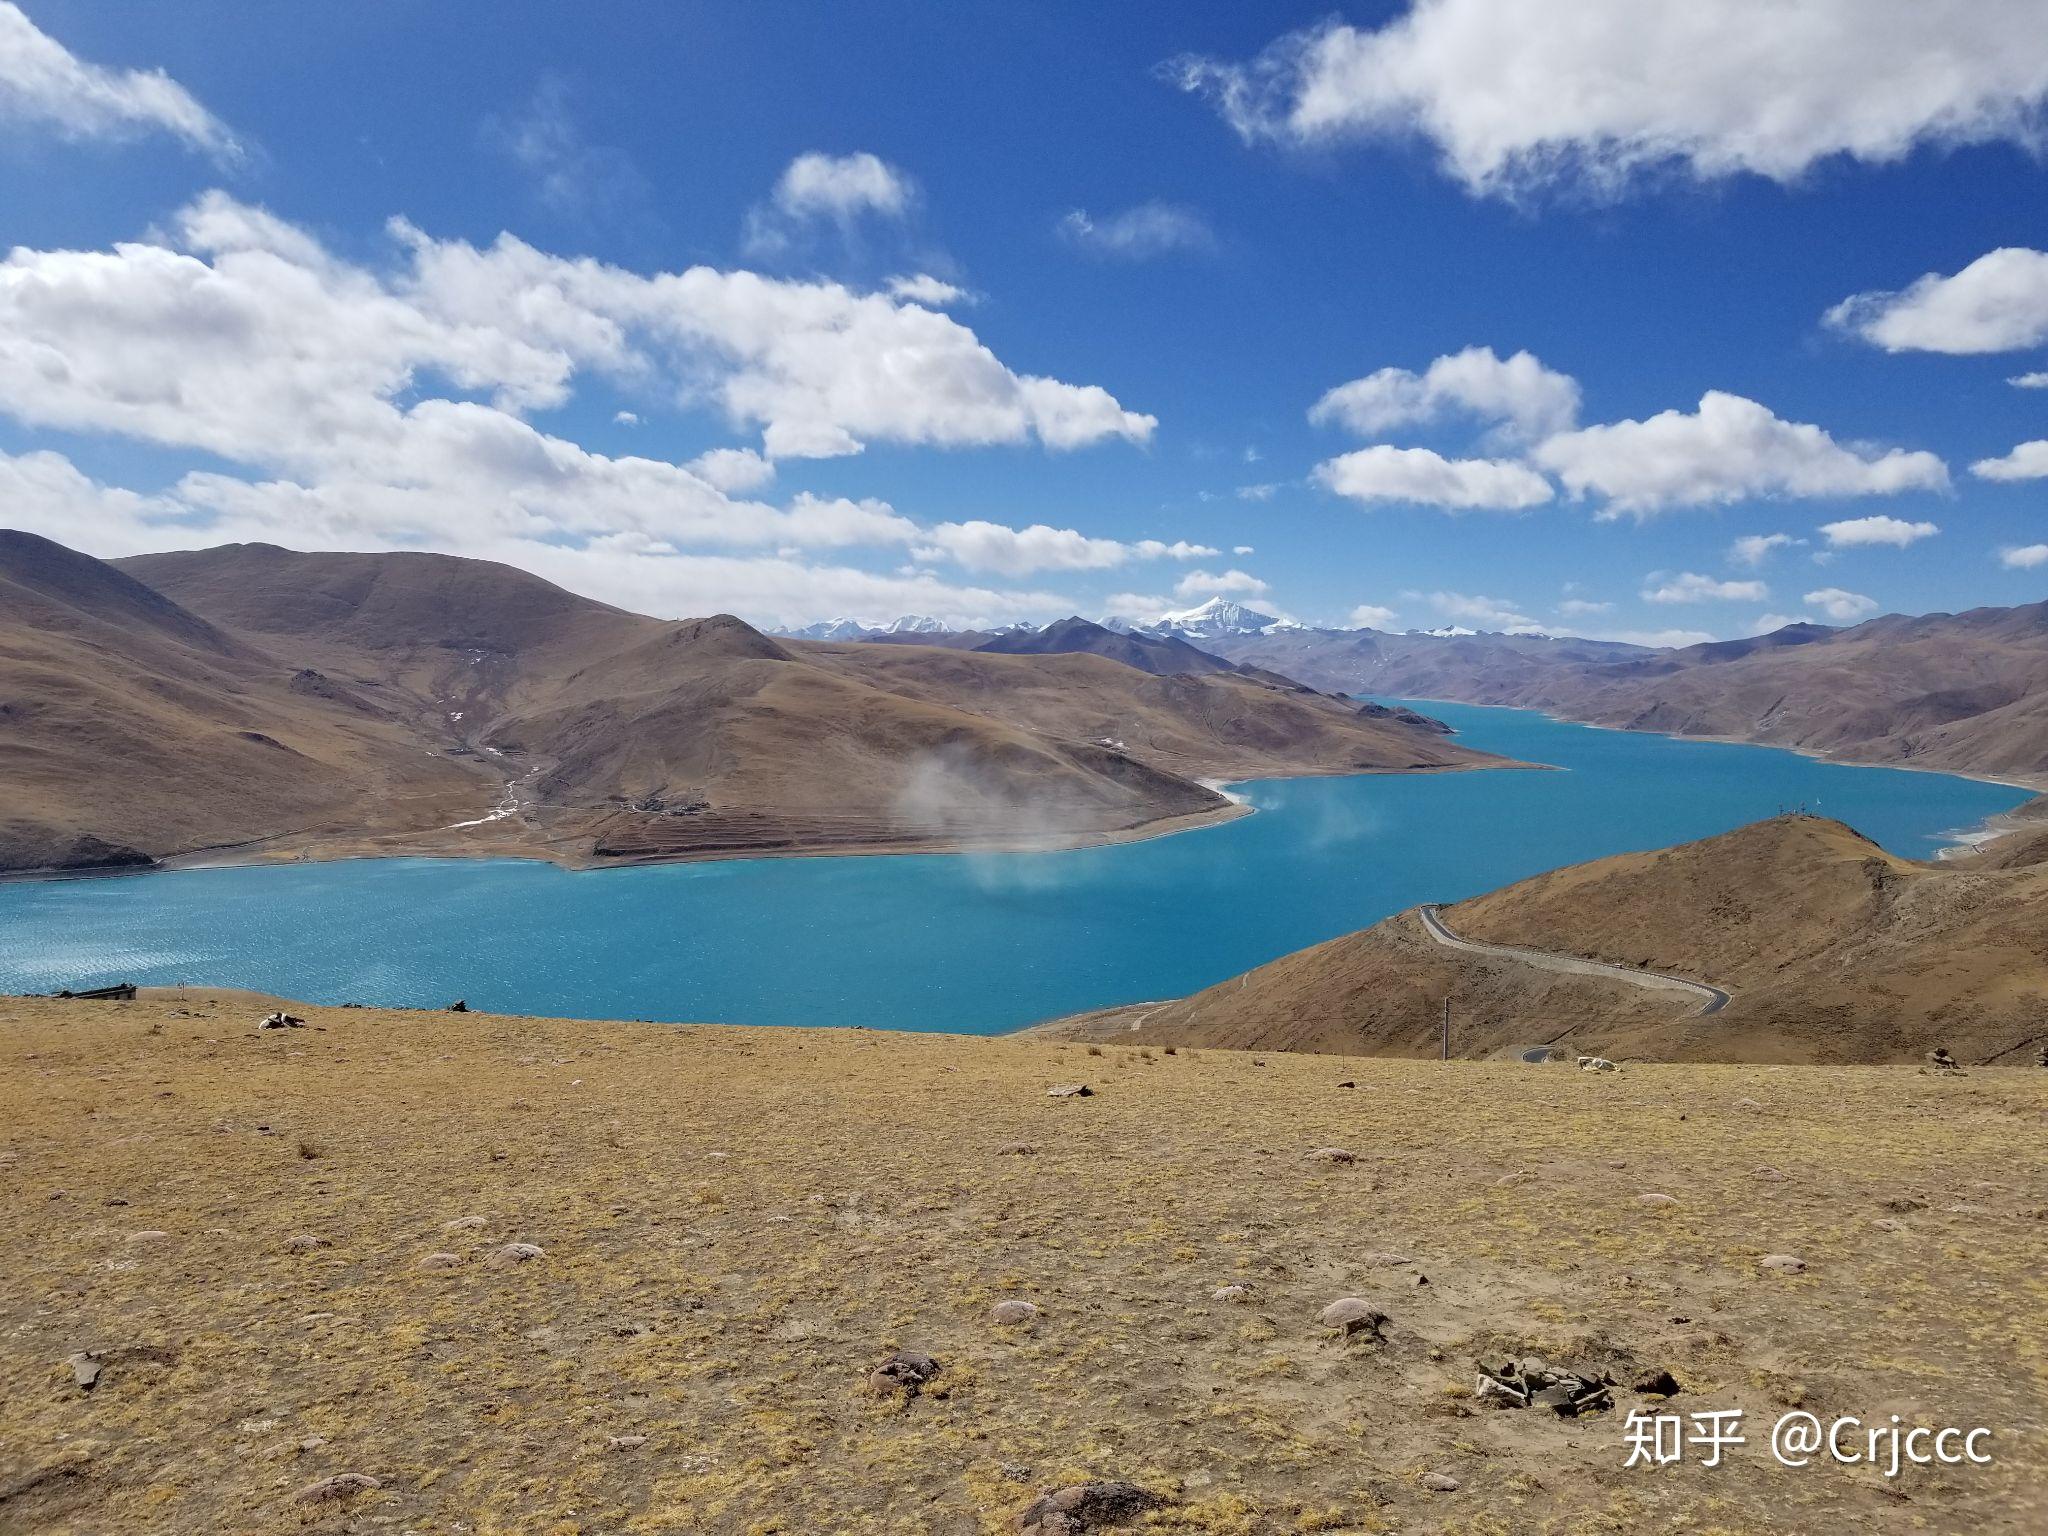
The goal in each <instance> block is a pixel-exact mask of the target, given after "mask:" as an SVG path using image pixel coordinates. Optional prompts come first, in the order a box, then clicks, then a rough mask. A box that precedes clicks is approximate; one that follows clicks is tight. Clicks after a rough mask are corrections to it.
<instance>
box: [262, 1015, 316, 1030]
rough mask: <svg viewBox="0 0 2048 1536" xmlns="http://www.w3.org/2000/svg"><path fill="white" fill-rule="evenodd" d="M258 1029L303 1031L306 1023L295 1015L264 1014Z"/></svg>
mask: <svg viewBox="0 0 2048 1536" xmlns="http://www.w3.org/2000/svg"><path fill="white" fill-rule="evenodd" d="M256 1027H257V1028H258V1029H304V1028H305V1027H306V1021H305V1020H304V1019H302V1018H300V1017H299V1016H298V1015H297V1014H296V1013H266V1014H265V1015H263V1021H262V1022H261V1023H260V1024H258V1025H257V1026H256Z"/></svg>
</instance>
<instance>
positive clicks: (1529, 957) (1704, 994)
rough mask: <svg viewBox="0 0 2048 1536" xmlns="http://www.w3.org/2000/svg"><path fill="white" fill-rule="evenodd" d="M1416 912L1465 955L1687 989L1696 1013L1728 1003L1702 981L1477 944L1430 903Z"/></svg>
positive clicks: (1723, 995) (1431, 933) (1433, 935)
mask: <svg viewBox="0 0 2048 1536" xmlns="http://www.w3.org/2000/svg"><path fill="white" fill-rule="evenodd" d="M1415 910H1416V914H1417V915H1418V916H1419V917H1421V919H1422V926H1423V927H1424V928H1425V929H1426V930H1427V931H1428V933H1429V936H1430V937H1431V938H1433V939H1435V940H1436V941H1437V943H1439V944H1442V945H1444V946H1446V947H1447V948H1450V949H1462V950H1464V951H1466V952H1467V953H1468V954H1474V955H1491V956H1492V957H1493V958H1494V959H1496V960H1518V961H1520V962H1521V963H1522V964H1524V965H1533V966H1536V967H1537V968H1538V969H1540V970H1545V971H1562V972H1565V973H1567V974H1569V975H1574V976H1607V977H1612V978H1613V979H1614V980H1616V981H1626V982H1632V983H1634V984H1635V985H1636V986H1639V987H1655V988H1658V989H1660V990H1662V991H1667V992H1690V993H1692V994H1693V995H1694V996H1695V997H1698V998H1701V999H1703V1002H1702V1005H1701V1007H1700V1010H1699V1016H1700V1017H1701V1018H1705V1017H1706V1016H1707V1015H1708V1014H1710V1013H1719V1012H1720V1011H1721V1010H1722V1009H1723V1008H1724V1007H1726V1006H1727V1003H1728V994H1727V993H1726V992H1723V991H1722V990H1721V989H1720V988H1719V987H1710V986H1708V985H1707V984H1706V983H1705V982H1703V981H1686V980H1684V979H1682V978H1681V977H1677V976H1662V975H1659V974H1658V973H1657V972H1655V971H1638V970H1632V969H1630V968H1629V967H1628V966H1625V965H1608V964H1606V963H1605V962H1603V961H1599V960H1581V959H1580V958H1579V957H1578V956H1577V955H1560V954H1555V953H1553V952H1552V951H1550V950H1547V949H1521V948H1518V947H1516V946H1514V945H1512V944H1481V943H1478V942H1477V941H1476V940H1473V939H1461V938H1459V937H1458V936H1457V935H1456V934H1455V933H1453V932H1451V930H1450V929H1448V928H1446V927H1445V926H1444V920H1443V918H1442V916H1441V915H1440V914H1439V912H1438V909H1437V908H1436V907H1434V906H1421V907H1417V908H1416V909H1415Z"/></svg>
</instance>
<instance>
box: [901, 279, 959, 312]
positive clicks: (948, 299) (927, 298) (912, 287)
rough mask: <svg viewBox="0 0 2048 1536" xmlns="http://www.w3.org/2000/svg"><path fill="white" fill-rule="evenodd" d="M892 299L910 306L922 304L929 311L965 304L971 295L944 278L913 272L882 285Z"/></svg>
mask: <svg viewBox="0 0 2048 1536" xmlns="http://www.w3.org/2000/svg"><path fill="white" fill-rule="evenodd" d="M882 286H883V287H884V288H885V289H886V290H887V291H888V294H889V297H890V298H892V299H902V300H903V301H904V302H905V303H909V304H922V305H924V306H925V308H927V309H944V308H945V307H946V306H947V305H948V304H961V303H965V302H966V301H967V299H968V298H969V297H971V295H970V294H969V293H968V292H967V290H966V289H965V288H962V287H960V286H959V285H958V284H956V283H949V282H947V281H946V280H945V279H944V278H940V277H933V276H932V275H931V273H929V272H912V273H907V274H905V275H904V276H902V277H892V278H890V279H889V281H888V282H886V283H884V284H883V285H882Z"/></svg>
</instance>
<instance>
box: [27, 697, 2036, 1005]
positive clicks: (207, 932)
mask: <svg viewBox="0 0 2048 1536" xmlns="http://www.w3.org/2000/svg"><path fill="white" fill-rule="evenodd" d="M1420 707H1422V708H1424V709H1426V710H1427V711H1428V712H1430V713H1432V714H1434V715H1436V716H1438V717H1439V718H1441V719H1443V720H1446V721H1448V722H1450V723H1451V724H1452V725H1454V726H1455V727H1457V730H1458V733H1459V740H1461V741H1463V742H1465V743H1467V744H1468V745H1471V746H1475V747H1480V748H1484V749H1487V750H1490V751H1494V752H1499V753H1502V754H1505V755H1507V756H1510V757H1515V758H1520V759H1523V760H1525V761H1530V762H1542V763H1548V764H1552V765H1555V766H1556V767H1557V768H1559V769H1562V770H1564V771H1561V772H1554V773H1528V772H1483V773H1459V774H1446V775H1443V776H1441V777H1430V776H1415V777H1400V776H1393V777H1358V778H1343V779H1292V780H1271V781H1261V782H1257V783H1252V784H1247V785H1243V786H1240V789H1241V792H1242V793H1243V794H1245V795H1246V796H1247V797H1248V798H1249V799H1250V801H1251V803H1252V804H1253V805H1255V806H1256V807H1257V808H1258V814H1257V815H1255V816H1249V817H1245V818H1243V819H1241V820H1238V821H1235V822H1230V823H1227V824H1225V825H1222V826H1217V827H1209V828H1204V829H1201V830H1199V831H1194V832H1186V833H1181V834H1179V835H1176V836H1172V837H1164V838H1156V839H1153V840H1152V841H1149V842H1141V843H1130V844H1125V845H1123V846H1120V847H1112V848H1097V849H1086V850H1082V851H1078V852H1071V853H1030V854H1003V855H973V856H965V857H946V856H930V857H924V856H918V857H887V858H825V859H756V860H735V861H731V862H726V863H718V864H686V865H667V866H654V867H646V868H633V869H615V870H597V871H589V872H584V873H567V872H564V871H561V870H558V869H555V868H553V867H552V866H549V865H545V864H538V863H530V862H523V861H514V860H492V861H468V860H437V859H380V860H356V861H347V862H341V863H332V864H298V865H284V866H277V867H271V868H251V869H216V870H192V871H183V872H177V873H169V874H149V875H141V876H135V877H130V878H122V879H104V880H54V881H35V882H18V883H12V884H0V992H35V991H50V990H54V989H56V988H58V987H65V986H70V987H80V986H90V985H98V984H103V983H107V982H113V981H134V982H139V983H143V984H151V983H157V984H162V983H170V982H183V981H192V982H204V983H207V984H211V985H216V986H238V987H250V988H255V989H258V990H261V991H267V992H275V993H280V994H283V995H285V996H288V997H297V998H304V999H306V1000H307V1001H310V1002H321V1003H340V1002H349V1001H355V1002H362V1003H369V1004H394V1005H425V1006H436V1007H438V1006H440V1005H442V1004H444V1003H447V1002H448V1001H450V1000H451V999H453V998H457V997H461V998H466V999H467V1000H468V1002H469V1004H470V1006H471V1007H473V1008H481V1009H490V1010H495V1011H500V1012H506V1013H533V1014H559V1015H566V1016H571V1017H584V1018H645V1019H660V1020H698V1021H705V1022H731V1023H747V1024H842V1025H844V1024H866V1025H870V1026H873V1027H876V1028H891V1029H926V1030H956V1031H963V1032H975V1033H984V1032H994V1031H998V1030H1005V1029H1011V1028H1015V1027H1017V1026H1019V1025H1022V1024H1028V1023H1031V1022H1033V1021H1035V1020H1038V1019H1043V1018H1047V1017H1050V1016H1053V1015H1057V1014H1062V1013H1071V1012H1075V1011H1077V1010H1080V1009H1084V1008H1093V1007H1099V1006H1103V1005H1106V1004H1110V1003H1119V1002H1134V1001H1140V1000H1144V999H1149V998H1161V997H1173V996H1178V995H1180V994H1182V993H1186V992H1190V991H1193V990H1195V989H1197V988H1200V987H1203V986H1206V985H1208V984H1210V983H1211V982H1215V981H1218V980H1221V979H1222V978H1223V977H1226V976H1230V975H1233V974H1235V973H1236V972H1238V971H1242V970H1245V969H1248V968H1249V967H1251V966H1254V965H1258V964H1260V963H1261V962H1263V961H1266V960H1270V959H1272V958H1274V957H1275V956H1277V955H1281V954H1284V953H1286V952H1287V951H1289V950H1292V949H1299V948H1301V947H1302V946H1303V945H1306V944H1313V943H1315V942H1317V941H1319V940H1321V939H1326V938H1330V937H1332V936H1334V935H1336V934H1339V933H1345V932H1348V931H1350V930H1352V929H1354V928H1363V927H1366V926H1368V925H1369V924H1371V923H1374V922H1376V921H1378V920H1379V919H1380V918H1382V917H1385V916H1387V915H1388V914H1390V913H1393V912H1397V911H1400V910H1401V909H1402V908H1404V907H1408V906H1412V905H1414V904H1415V903H1417V902H1421V901H1452V900H1456V899H1458V898H1460V897H1464V896H1469V895H1474V894H1477V893H1478V892H1481V891H1486V890H1490V889H1492V888H1493V887H1495V886H1498V885H1502V884H1505V883H1506V882H1508V881H1511V880H1517V879H1520V878H1522V877H1524V876H1526V875H1532V874H1536V873H1538V872H1540V871H1542V870H1546V869H1553V868H1555V867H1557V866H1558V865H1561V864H1571V863H1577V862H1578V861H1580V860H1583V859H1590V858H1597V857H1599V856H1601V855H1603V854H1609V853H1619V852H1623V851H1626V850H1630V849H1642V848H1654V847H1659V846H1661V845H1664V844H1667V843H1675V842H1682V841H1685V840H1687V839H1689V838H1696V837H1705V836H1708V835H1709V834H1712V833H1715V832H1722V831H1726V830H1727V829H1728V828H1730V827H1735V826H1739V825H1741V824H1742V823H1744V822H1747V821H1754V820H1756V819H1758V818H1760V817H1764V816H1769V815H1772V814H1774V813H1776V812H1777V811H1779V810H1781V809H1790V808H1792V807H1794V806H1797V805H1799V804H1801V803H1804V804H1805V805H1806V806H1807V808H1808V809H1812V810H1818V811H1820V812H1821V813H1822V814H1824V815H1828V816H1833V817H1837V818H1839V819H1840V820H1842V821H1846V822H1848V823H1849V824H1850V825H1851V826H1853V827H1855V828H1857V829H1858V830H1859V831H1861V832H1863V833H1864V834H1866V835H1867V836H1869V837H1872V838H1874V839H1876V840H1877V841H1878V842H1879V843H1882V844H1883V845H1884V846H1885V847H1886V848H1888V849H1890V850H1891V851H1893V852H1894V853H1899V854H1904V855H1907V856H1910V857H1918V858H1924V857H1928V856H1930V855H1931V854H1933V853H1934V852H1935V851H1936V850H1937V849H1938V848H1939V847H1940V846H1941V845H1942V843H1943V834H1944V833H1949V832H1954V831H1958V830H1961V829H1965V828H1968V827H1970V826H1972V825H1974V824H1976V823H1978V822H1981V821H1982V820H1983V819H1984V818H1986V817H1988V816H1991V815H1993V814H1995V813H1997V812H2000V811H2004V810H2008V809H2010V808H2011V807H2013V806H2015V805H2018V804H2019V803H2020V802H2022V801H2023V800H2026V799H2027V798H2029V796H2028V793H2027V792H2026V791H2024V790H2018V789H2010V788H2006V787H2003V786H2000V785H1995V784H1981V783H1976V782H1973V781H1971V780H1967V779H1958V778H1951V777H1947V776H1944V775H1938V774H1929V773H1908V772H1903V771H1899V770H1894V769H1883V768H1852V767H1845V766H1841V765H1838V764H1831V763H1820V762H1815V761H1813V760H1811V759H1809V758H1804V757H1800V756H1798V755H1796V754H1794V753H1789V752H1780V751H1774V750H1771V749H1768V748H1762V747H1744V746H1728V745H1721V744H1718V743H1710V742H1688V741H1679V740H1674V739H1671V738H1668V737H1662V736H1647V735H1636V734H1629V733H1623V732H1619V731H1600V730H1592V729H1589V728H1586V727H1583V726H1575V725H1566V724H1563V723H1561V722H1558V721H1555V720H1550V719H1547V718H1545V717H1544V716H1541V715H1537V714H1531V713H1528V712H1526V711H1521V710H1504V709H1481V708H1476V707H1472V706H1464V705H1453V704H1433V703H1432V704H1425V705H1422V706H1420Z"/></svg>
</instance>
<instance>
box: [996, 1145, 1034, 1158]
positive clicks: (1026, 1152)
mask: <svg viewBox="0 0 2048 1536" xmlns="http://www.w3.org/2000/svg"><path fill="white" fill-rule="evenodd" d="M1037 1151H1038V1149H1037V1148H1036V1147H1034V1146H1032V1145H1031V1143H1030V1142H1028V1141H1006V1142H1004V1143H1003V1144H1002V1145H1001V1146H1000V1147H997V1148H996V1156H997V1157H1032V1156H1035V1155H1036V1153H1037Z"/></svg>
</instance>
